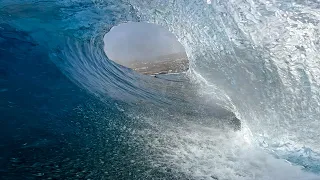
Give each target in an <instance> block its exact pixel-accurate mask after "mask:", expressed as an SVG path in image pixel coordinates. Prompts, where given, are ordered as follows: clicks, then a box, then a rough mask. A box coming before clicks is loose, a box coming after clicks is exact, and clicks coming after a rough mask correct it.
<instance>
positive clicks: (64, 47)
mask: <svg viewBox="0 0 320 180" xmlns="http://www.w3.org/2000/svg"><path fill="white" fill-rule="evenodd" d="M2 3H3V4H4V6H3V8H2V9H1V12H2V14H6V16H4V20H5V21H6V22H10V23H12V24H14V25H15V26H16V27H18V28H20V29H22V30H25V31H29V32H33V33H32V36H33V38H34V39H36V40H37V42H39V43H40V44H42V45H43V46H45V47H47V48H48V51H49V52H50V57H51V59H52V61H53V62H54V63H55V64H56V65H57V66H58V67H59V69H60V70H61V71H62V72H63V73H64V74H65V75H66V76H67V77H68V78H69V79H71V80H72V81H73V82H75V83H76V84H78V85H79V86H80V87H82V88H84V89H86V90H87V91H88V92H90V93H92V94H94V95H96V96H97V97H98V98H99V99H101V100H102V101H103V100H104V99H108V98H114V99H118V100H120V101H122V102H124V103H127V104H131V105H132V107H131V108H128V109H126V110H124V111H126V113H127V115H128V116H129V117H131V118H137V119H139V120H141V118H140V117H143V119H144V121H147V122H148V123H150V124H153V125H152V126H156V127H157V129H161V130H163V131H164V132H166V134H165V135H163V134H162V135H161V133H160V134H157V136H163V137H164V139H165V141H168V142H169V141H170V143H168V144H171V145H172V146H169V145H168V144H165V145H163V144H160V145H159V146H161V148H159V147H158V146H155V145H154V144H153V145H151V146H155V147H153V148H155V149H160V150H159V151H161V150H163V149H162V148H164V149H165V148H166V146H169V147H170V148H169V150H168V149H166V150H163V152H162V153H164V152H170V153H168V156H170V157H173V158H171V160H172V159H173V160H172V161H169V162H170V163H172V164H175V165H177V164H178V166H179V167H180V168H181V167H182V168H181V169H180V170H181V171H183V170H184V171H185V172H187V173H190V174H193V173H194V172H197V173H196V175H195V177H200V178H203V177H207V178H211V179H250V178H253V179H255V178H261V179H263V178H265V179H268V177H267V175H265V174H264V175H261V174H263V173H262V172H261V171H264V170H263V168H262V166H263V165H257V166H258V167H261V168H262V170H261V169H259V168H258V169H259V171H257V174H254V173H253V174H250V173H248V172H246V171H251V170H250V168H254V167H252V165H248V164H247V166H246V165H244V167H243V168H249V170H248V169H241V168H238V169H237V168H236V167H238V166H239V164H241V163H239V162H240V161H243V159H246V160H247V159H248V157H247V155H245V156H243V153H244V151H246V150H248V149H246V150H239V149H241V146H242V144H238V143H232V142H230V143H231V145H230V144H228V143H227V142H226V141H223V142H224V143H222V145H221V146H219V145H216V143H218V141H213V140H212V139H211V138H217V137H218V135H217V134H219V133H221V132H220V130H217V131H215V130H213V129H205V128H204V127H202V126H199V124H198V123H195V124H196V125H194V124H193V123H191V124H192V126H191V125H190V122H188V123H185V122H184V123H182V124H183V126H182V127H181V129H178V125H176V124H174V123H173V122H171V121H169V120H168V119H170V118H171V119H173V120H172V121H174V120H175V121H178V122H179V123H181V122H180V121H181V120H182V119H183V120H185V119H188V118H189V119H192V120H191V121H196V122H201V123H204V122H205V123H204V124H206V123H208V121H210V120H212V119H210V118H208V117H210V115H211V114H210V113H212V114H213V116H214V117H219V118H220V117H221V116H223V117H226V116H228V117H229V114H234V115H235V116H237V118H238V119H240V120H241V124H242V129H241V132H237V133H240V135H239V134H237V133H236V134H232V135H230V136H232V137H234V138H236V139H239V138H240V139H241V138H242V139H244V140H243V143H245V144H254V145H253V146H254V147H256V146H257V147H259V148H262V149H265V150H266V151H268V152H270V153H271V154H273V155H274V156H276V157H278V158H280V159H281V158H284V159H287V160H288V161H290V162H291V163H294V164H296V165H299V166H303V167H304V169H306V170H309V171H312V172H317V173H319V168H320V167H319V164H320V159H319V154H318V153H319V152H320V144H319V143H318V142H319V137H320V132H319V131H318V129H319V128H320V120H319V116H320V109H319V108H320V52H319V51H320V39H319V37H320V28H319V25H320V2H318V1H307V2H302V1H261V0H246V1H245V0H228V1H213V0H212V1H211V0H208V1H204V0H200V1H193V0H190V1H184V0H165V1H163V0H154V1H144V0H128V1H127V0H123V1H108V0H105V1H104V0H92V1H89V0H86V1H83V0H81V1H80V0H79V1H77V0H72V1H71V0H64V1H59V2H51V1H50V2H43V1H39V2H37V1H34V2H32V3H31V2H24V1H21V2H19V3H17V2H13V1H3V2H2ZM41 7H47V9H46V10H45V11H44V10H43V9H41ZM30 9H31V10H32V12H33V13H31V12H30ZM9 15H11V16H9ZM128 21H145V22H150V23H156V24H159V25H162V26H164V27H166V28H168V29H169V30H170V31H171V32H173V33H174V34H175V35H176V36H177V38H178V39H179V41H180V42H181V43H182V45H183V46H184V47H185V49H186V52H187V55H188V58H189V60H190V71H189V72H188V73H186V74H182V75H176V77H171V76H169V77H163V78H154V77H148V76H143V75H140V74H137V73H136V72H133V71H131V70H130V69H127V68H124V67H121V66H119V65H117V64H115V63H113V62H112V61H110V60H108V58H107V57H106V56H105V54H104V52H103V36H104V34H105V33H107V32H108V31H109V30H110V29H111V28H112V27H113V26H115V25H118V24H120V23H124V22H128ZM51 42H53V43H51ZM166 78H171V80H169V81H168V80H166ZM177 79H178V81H177ZM146 104H148V105H146ZM134 106H139V107H134ZM151 107H152V108H151ZM159 107H161V108H159ZM120 109H121V108H120ZM170 110H171V111H176V112H178V113H177V114H176V112H174V113H173V112H171V113H166V114H165V115H164V116H163V117H159V115H161V113H163V112H166V111H170ZM189 110H191V111H192V112H195V114H197V115H200V116H192V118H190V116H187V115H186V114H187V112H188V111H189ZM214 111H219V113H215V112H214ZM228 113H229V114H228ZM155 114H156V115H155ZM172 114H173V115H174V117H172ZM203 114H206V116H204V115H203ZM217 114H218V115H217ZM221 114H223V115H221ZM226 114H228V115H226ZM219 115H221V116H219ZM150 118H151V119H153V120H150ZM219 118H218V119H219ZM164 119H165V120H164ZM162 120H163V121H164V122H165V123H159V124H157V123H156V122H157V121H162ZM141 121H142V120H141ZM168 121H169V122H168ZM212 121H213V120H212ZM166 123H167V124H166ZM172 123H173V124H172ZM201 123H200V124H201ZM169 124H170V127H169ZM182 124H179V126H180V125H182ZM164 127H166V128H167V129H170V130H172V131H169V130H168V132H167V131H166V130H165V128H164ZM188 127H189V128H190V127H192V128H191V129H193V130H190V131H191V133H190V134H193V135H194V137H191V136H189V135H188V133H186V132H189V129H188ZM210 127H211V126H210ZM173 128H177V129H174V130H173ZM206 130H208V133H206V134H201V133H200V131H201V132H203V133H204V132H206ZM140 133H143V134H145V135H150V134H149V133H150V131H141V132H140ZM233 133H235V132H233ZM155 134H156V133H154V134H152V135H153V136H155ZM152 135H150V136H152ZM153 136H152V137H153ZM180 136H184V137H180ZM198 136H199V137H198ZM226 136H228V135H226ZM195 137H198V138H195ZM150 138H151V137H150ZM157 138H158V137H157ZM157 138H155V139H157ZM201 138H203V139H202V140H203V141H201V140H200V139H201ZM219 138H221V139H228V138H230V137H219ZM219 138H218V139H219ZM231 139H232V138H231ZM145 141H148V140H145ZM173 141H174V142H173ZM204 141H206V142H209V144H210V145H212V146H217V147H216V148H213V147H212V146H209V145H206V144H205V142H204ZM188 142H190V143H189V144H188ZM249 142H250V143H249ZM149 143H150V142H149ZM152 143H154V142H152ZM199 146H203V148H204V149H205V150H203V149H202V150H199V151H193V150H194V149H195V148H199ZM175 147H180V148H175ZM222 147H223V148H225V149H236V150H235V151H236V152H233V151H231V152H226V153H225V154H223V153H222V155H221V154H220V155H221V156H223V158H220V159H219V158H217V157H215V156H209V155H208V154H210V153H212V152H214V153H217V152H219V148H222ZM183 149H185V151H184V150H183ZM249 149H250V148H249ZM170 150H172V151H170ZM188 150H189V151H188ZM210 150H212V152H211V151H210ZM178 151H179V152H178ZM179 153H180V154H185V156H180V155H178V154H179ZM188 153H191V154H188ZM197 153H200V155H199V154H197ZM201 153H202V154H201ZM220 153H221V152H220ZM204 154H205V155H204ZM218 154H219V153H218ZM234 154H237V156H238V155H239V154H240V155H239V156H240V158H239V159H238V160H234V159H232V158H237V157H234V156H233V155H234ZM256 154H259V155H257V157H260V154H263V153H260V151H259V152H256ZM198 155H199V156H201V157H199V156H198ZM261 156H262V155H261ZM263 156H264V155H263ZM266 156H267V155H266ZM255 157H256V156H255ZM206 158H209V159H210V160H209V161H206V162H205V159H206ZM188 159H192V160H195V161H196V160H197V159H200V160H202V161H199V163H202V166H201V165H199V166H201V167H202V168H198V169H197V167H193V165H192V162H191V161H188ZM213 159H215V160H216V161H214V160H213ZM230 159H232V160H230ZM249 159H250V158H249ZM175 160H176V161H175ZM185 161H187V162H185ZM217 161H221V162H220V163H219V162H217ZM228 161H235V163H234V164H233V165H230V164H228ZM248 161H249V162H255V160H254V159H250V160H248ZM272 161H273V160H272ZM182 162H184V163H182ZM259 162H260V161H259ZM216 163H217V164H216ZM268 163H269V164H273V162H271V163H270V162H269V161H268ZM268 163H266V164H268ZM275 163H278V161H276V162H275ZM203 164H204V165H203ZM213 164H215V166H221V169H222V170H221V169H219V168H217V169H219V170H217V171H215V170H213V169H214V168H216V167H215V166H213ZM183 165H185V166H183ZM270 166H272V165H270ZM283 167H285V168H287V166H286V165H283ZM226 168H230V169H231V170H230V172H227V171H226V170H225V169H226ZM195 169H196V170H195ZM197 170H198V171H197ZM272 170H275V169H272ZM288 171H290V168H289V170H288ZM219 172H220V174H219ZM208 174H209V175H208ZM212 174H215V175H212ZM226 174H227V175H226ZM275 176H276V177H280V179H281V178H283V179H286V178H287V176H285V175H284V174H279V172H277V173H276V174H275ZM270 177H273V176H272V175H270ZM303 177H307V175H306V174H303V175H301V176H300V175H297V176H292V178H297V179H299V178H300V179H303Z"/></svg>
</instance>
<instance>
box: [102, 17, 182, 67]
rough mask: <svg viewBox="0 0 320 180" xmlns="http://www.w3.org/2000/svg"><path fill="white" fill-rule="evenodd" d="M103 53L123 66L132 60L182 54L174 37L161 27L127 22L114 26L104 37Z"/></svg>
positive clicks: (179, 45) (180, 47) (180, 46)
mask: <svg viewBox="0 0 320 180" xmlns="http://www.w3.org/2000/svg"><path fill="white" fill-rule="evenodd" d="M104 51H105V53H106V55H107V56H108V58H109V59H111V60H114V61H116V62H118V61H120V62H122V63H120V64H123V65H124V64H125V63H127V62H131V61H133V60H144V61H146V60H152V58H154V57H158V56H163V55H168V54H173V53H180V52H184V51H185V50H184V48H183V46H182V45H181V44H180V43H179V42H178V40H177V39H176V37H175V36H174V35H173V34H172V33H171V32H170V31H168V30H167V29H165V28H163V27H162V26H159V25H156V24H151V23H145V22H129V23H124V24H120V25H118V26H114V27H113V28H112V29H111V30H110V31H109V32H108V33H107V34H106V35H105V36H104Z"/></svg>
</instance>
